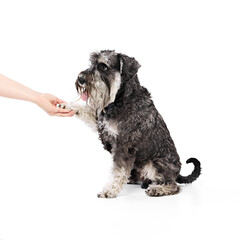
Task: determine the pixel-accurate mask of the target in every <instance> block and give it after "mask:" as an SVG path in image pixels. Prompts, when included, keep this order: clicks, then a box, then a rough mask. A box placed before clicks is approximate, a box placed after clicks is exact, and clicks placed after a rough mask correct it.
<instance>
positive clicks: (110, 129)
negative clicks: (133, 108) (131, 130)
mask: <svg viewBox="0 0 240 240" xmlns="http://www.w3.org/2000/svg"><path fill="white" fill-rule="evenodd" d="M98 129H99V130H100V131H101V133H102V134H103V135H108V136H111V137H114V138H117V136H118V125H117V122H116V121H114V120H111V119H110V120H107V119H106V117H105V116H104V117H103V118H102V119H101V120H100V121H99V122H98Z"/></svg>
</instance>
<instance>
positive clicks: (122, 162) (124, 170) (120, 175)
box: [97, 153, 134, 198]
mask: <svg viewBox="0 0 240 240" xmlns="http://www.w3.org/2000/svg"><path fill="white" fill-rule="evenodd" d="M116 155H117V154H116V153H115V157H114V162H113V171H112V175H113V176H112V177H113V179H112V181H111V183H110V184H108V185H107V186H106V187H105V188H104V189H103V191H102V192H100V193H99V194H98V195H97V196H98V197H99V198H114V197H117V195H118V194H119V192H120V191H121V190H122V188H123V186H124V184H126V183H127V182H128V178H129V177H130V174H131V170H132V168H133V164H134V159H131V158H128V157H126V158H125V159H121V158H119V159H116Z"/></svg>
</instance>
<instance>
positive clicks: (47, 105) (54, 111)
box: [35, 93, 74, 117]
mask: <svg viewBox="0 0 240 240" xmlns="http://www.w3.org/2000/svg"><path fill="white" fill-rule="evenodd" d="M35 103H36V104H37V105H38V106H39V107H40V108H42V109H43V110H44V111H45V112H47V113H48V114H49V115H50V116H58V117H72V116H73V115H74V112H73V111H71V110H68V109H62V108H58V107H57V104H60V103H65V102H64V101H63V100H61V99H59V98H57V97H55V96H54V95H52V94H48V93H37V95H36V100H35Z"/></svg>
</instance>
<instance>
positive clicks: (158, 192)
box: [141, 158, 181, 196]
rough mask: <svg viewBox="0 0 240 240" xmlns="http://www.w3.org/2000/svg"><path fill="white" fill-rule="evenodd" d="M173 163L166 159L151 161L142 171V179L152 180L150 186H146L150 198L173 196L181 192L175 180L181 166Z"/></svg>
mask: <svg viewBox="0 0 240 240" xmlns="http://www.w3.org/2000/svg"><path fill="white" fill-rule="evenodd" d="M171 160H172V159H171ZM173 162H174V161H173ZM173 162H172V161H170V160H169V159H166V158H157V159H154V160H153V161H149V162H148V163H147V164H145V165H144V167H143V168H142V169H141V177H142V178H143V179H146V180H148V179H150V180H151V182H149V184H150V185H149V186H148V185H146V186H147V190H146V193H147V194H148V195H149V196H164V195H172V194H176V193H178V192H179V191H180V188H179V186H178V185H177V184H176V183H175V180H176V177H177V175H178V173H179V171H180V166H181V164H180V162H178V161H176V162H174V163H173Z"/></svg>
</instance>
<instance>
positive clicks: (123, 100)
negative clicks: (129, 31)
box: [59, 50, 201, 198]
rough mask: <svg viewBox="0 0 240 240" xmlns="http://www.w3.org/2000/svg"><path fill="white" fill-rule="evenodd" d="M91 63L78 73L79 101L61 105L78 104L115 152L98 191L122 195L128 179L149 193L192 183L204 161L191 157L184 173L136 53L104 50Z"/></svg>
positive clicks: (171, 191)
mask: <svg viewBox="0 0 240 240" xmlns="http://www.w3.org/2000/svg"><path fill="white" fill-rule="evenodd" d="M90 63H91V64H90V67H89V68H88V69H87V70H85V71H82V72H80V73H79V75H78V77H77V80H76V82H75V85H76V89H77V91H78V93H79V94H80V96H81V100H83V102H84V103H85V104H79V101H75V102H70V103H66V104H65V103H63V104H60V106H59V107H61V108H67V109H69V110H73V111H74V112H75V114H76V115H77V116H78V117H79V118H80V119H82V120H83V121H85V122H86V123H87V124H88V125H89V126H90V127H91V128H93V129H95V130H97V132H98V134H99V138H100V140H101V141H102V144H103V146H104V149H106V150H107V151H108V152H110V153H111V155H112V158H113V169H112V180H111V182H110V183H109V184H108V185H107V186H106V187H104V189H103V191H102V192H100V193H99V194H98V195H97V196H98V197H99V198H114V197H117V195H118V194H119V192H120V191H121V189H122V187H123V185H124V184H126V183H129V184H141V187H142V188H143V189H146V194H147V195H149V196H155V197H156V196H166V195H173V194H177V193H179V191H180V186H179V185H178V183H180V184H181V183H192V182H193V181H195V180H196V179H197V178H198V177H199V175H200V173H201V166H200V162H199V161H198V160H197V159H196V158H190V159H188V160H187V163H193V165H194V170H193V172H192V173H191V174H190V175H188V176H182V175H181V174H180V170H181V162H180V159H179V155H178V153H177V150H176V147H175V145H174V142H173V140H172V138H171V136H170V133H169V130H168V128H167V126H166V124H165V122H164V120H163V118H162V116H161V115H160V114H159V112H158V111H157V109H156V108H155V106H154V103H153V101H152V99H151V95H150V93H149V91H148V90H147V89H146V88H145V87H143V86H141V84H140V82H139V80H138V75H137V73H138V69H139V68H140V64H139V63H138V62H137V61H136V60H135V58H133V57H128V56H127V55H125V54H121V53H116V52H115V51H114V50H113V51H111V50H103V51H100V52H94V53H92V54H91V55H90Z"/></svg>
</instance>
